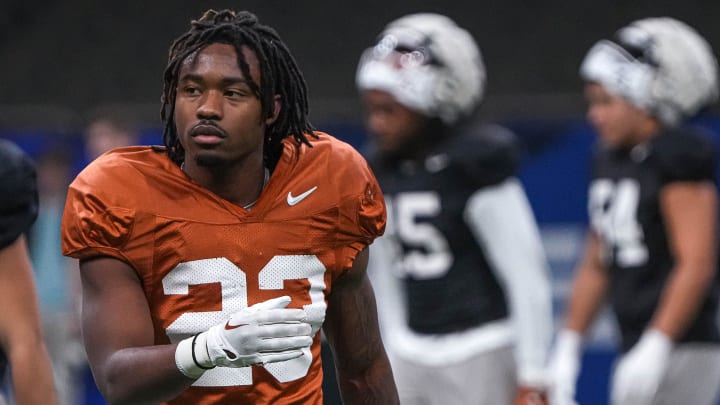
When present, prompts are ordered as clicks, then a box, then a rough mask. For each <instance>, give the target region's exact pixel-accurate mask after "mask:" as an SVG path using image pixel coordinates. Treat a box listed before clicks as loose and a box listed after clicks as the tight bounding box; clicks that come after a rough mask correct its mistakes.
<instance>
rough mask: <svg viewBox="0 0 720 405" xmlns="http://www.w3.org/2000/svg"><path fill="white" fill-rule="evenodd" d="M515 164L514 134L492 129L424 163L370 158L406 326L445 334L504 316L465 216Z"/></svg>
mask: <svg viewBox="0 0 720 405" xmlns="http://www.w3.org/2000/svg"><path fill="white" fill-rule="evenodd" d="M373 160H374V162H373ZM517 160H518V156H517V149H516V144H515V142H514V137H513V136H512V134H511V133H510V132H509V131H507V130H505V129H502V128H500V127H494V126H481V127H474V128H473V129H472V130H468V131H466V132H465V133H462V134H456V135H455V136H450V137H448V138H446V139H443V140H442V141H440V142H439V143H438V144H436V145H435V147H434V148H433V149H432V150H431V151H430V152H429V153H428V154H426V155H425V157H424V158H422V159H415V160H394V161H382V160H377V159H372V160H371V164H372V165H373V170H374V171H375V174H376V176H377V178H378V181H379V183H380V187H381V188H382V190H383V194H384V195H385V199H386V203H387V206H388V217H389V220H388V227H387V229H386V235H387V238H390V239H391V240H392V241H393V242H394V245H395V248H396V249H397V250H398V252H397V253H398V254H399V258H400V269H401V277H402V278H403V283H404V286H405V292H406V294H405V297H406V300H407V302H406V303H407V310H408V311H407V312H408V326H409V327H410V329H412V330H414V331H415V332H417V333H426V334H436V333H448V332H454V331H460V330H464V329H467V328H470V327H473V326H478V325H481V324H483V323H485V322H489V321H493V320H498V319H502V318H505V317H507V315H508V308H507V303H506V300H505V296H504V294H503V291H502V289H501V287H500V285H499V283H498V279H497V278H496V276H495V274H494V272H493V271H492V270H491V269H490V267H489V263H488V260H487V258H486V257H485V255H484V254H483V250H482V248H481V247H479V246H478V242H477V241H476V238H475V236H474V234H473V231H472V229H471V225H470V224H468V223H467V222H466V220H465V219H464V211H465V208H466V204H467V202H468V199H469V198H470V197H471V196H472V195H473V194H474V193H475V192H477V191H478V190H480V189H483V188H485V187H488V186H493V185H497V184H499V183H501V182H503V181H504V180H506V179H508V178H509V177H510V176H512V175H513V174H514V172H515V169H516V166H517Z"/></svg>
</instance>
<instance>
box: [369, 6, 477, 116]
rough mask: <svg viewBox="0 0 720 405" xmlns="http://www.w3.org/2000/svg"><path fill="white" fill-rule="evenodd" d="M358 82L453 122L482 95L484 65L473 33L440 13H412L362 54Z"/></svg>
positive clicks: (473, 108) (390, 27)
mask: <svg viewBox="0 0 720 405" xmlns="http://www.w3.org/2000/svg"><path fill="white" fill-rule="evenodd" d="M356 82H357V86H358V88H359V89H360V90H361V91H362V90H370V89H375V90H382V91H386V92H388V93H390V94H392V95H393V96H394V97H395V98H396V99H397V101H398V102H399V103H401V104H403V105H404V106H406V107H408V108H410V109H413V110H415V111H417V112H419V113H421V114H423V115H426V116H429V117H437V118H440V119H441V120H442V121H443V122H444V123H445V124H446V125H452V124H454V123H455V122H457V121H458V120H459V119H460V118H461V117H464V116H468V115H470V114H471V113H472V112H473V111H474V110H475V108H476V107H477V105H478V104H479V103H480V100H481V99H482V93H483V87H484V83H485V68H484V66H483V63H482V58H481V55H480V51H479V50H478V48H477V45H476V44H475V41H474V40H473V39H472V37H471V36H470V34H469V33H468V32H467V31H465V30H464V29H462V28H460V27H458V26H457V25H456V24H455V23H454V22H453V21H452V20H450V19H449V18H447V17H445V16H441V15H438V14H413V15H409V16H406V17H402V18H400V19H398V20H395V21H393V22H391V23H390V24H388V26H387V27H386V28H385V30H384V31H383V32H382V33H381V35H380V37H379V40H378V41H377V43H376V44H375V45H374V46H373V47H371V48H368V49H367V50H366V51H365V52H364V53H363V55H362V57H361V59H360V63H359V66H358V71H357V76H356Z"/></svg>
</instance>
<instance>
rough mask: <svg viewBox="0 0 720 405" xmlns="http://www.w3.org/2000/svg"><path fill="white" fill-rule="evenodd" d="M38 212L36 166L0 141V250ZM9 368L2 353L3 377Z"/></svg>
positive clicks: (15, 236)
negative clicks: (6, 368)
mask: <svg viewBox="0 0 720 405" xmlns="http://www.w3.org/2000/svg"><path fill="white" fill-rule="evenodd" d="M37 210H38V195H37V183H36V179H35V167H34V166H33V164H32V162H31V161H30V158H28V156H27V155H25V153H24V152H23V151H22V150H20V148H18V147H17V146H16V145H15V144H13V143H11V142H9V141H7V140H4V139H0V249H4V248H6V247H7V246H8V245H10V244H11V243H13V242H14V241H15V240H16V239H17V238H18V237H19V236H20V235H21V234H23V233H24V232H26V231H27V230H28V228H29V227H30V225H32V223H33V222H34V221H35V218H36V217H37ZM58 237H60V235H58ZM4 270H11V269H4ZM5 366H6V358H5V354H4V353H2V351H0V378H2V375H3V374H4V370H5Z"/></svg>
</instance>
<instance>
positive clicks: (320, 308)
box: [162, 255, 327, 387]
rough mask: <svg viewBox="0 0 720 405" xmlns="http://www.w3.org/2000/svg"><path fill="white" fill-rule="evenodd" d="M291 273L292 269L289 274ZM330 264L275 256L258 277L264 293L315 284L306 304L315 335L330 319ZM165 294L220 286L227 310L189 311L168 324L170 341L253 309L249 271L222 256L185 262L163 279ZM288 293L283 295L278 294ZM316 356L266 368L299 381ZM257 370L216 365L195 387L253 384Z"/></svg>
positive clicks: (312, 258)
mask: <svg viewBox="0 0 720 405" xmlns="http://www.w3.org/2000/svg"><path fill="white" fill-rule="evenodd" d="M288 269H291V271H288ZM325 271H326V269H325V266H324V265H323V264H322V262H321V261H320V260H319V259H318V258H317V257H316V256H312V255H289V256H275V257H273V258H272V260H270V261H269V262H268V264H266V265H265V267H263V268H262V270H261V271H260V273H259V275H258V279H259V284H260V285H259V288H260V289H261V290H278V291H282V289H283V283H284V281H285V280H293V279H307V280H308V281H309V283H310V289H309V295H310V297H309V298H310V302H311V303H310V304H309V305H304V306H303V309H304V310H305V312H307V319H308V321H309V322H310V323H311V324H312V325H313V334H314V333H316V332H317V331H318V330H319V329H320V327H321V326H322V323H323V321H324V320H325V310H326V309H327V304H325V295H324V293H323V291H324V290H325V279H324V275H325ZM162 282H163V289H164V292H165V294H166V295H171V294H182V295H187V294H188V292H189V286H190V285H201V284H217V283H220V286H221V291H222V310H221V311H210V312H188V313H184V314H182V315H181V316H179V317H178V318H177V319H176V320H175V321H174V322H173V323H171V324H170V326H168V328H167V330H166V332H167V335H168V337H169V338H170V341H172V342H173V343H176V342H179V341H180V340H182V339H185V338H187V337H189V336H192V335H194V334H196V333H199V332H203V331H205V330H207V329H208V328H210V327H211V326H214V325H216V324H218V323H220V322H223V321H225V320H227V319H228V318H230V315H231V314H233V313H234V312H236V311H239V310H241V309H243V308H246V307H247V306H248V291H247V280H246V276H245V272H244V271H243V270H242V269H240V268H238V267H237V266H236V265H235V264H233V263H232V262H231V261H230V260H228V259H226V258H224V257H219V258H214V259H202V260H193V261H191V262H185V263H180V264H179V265H177V267H175V268H174V269H173V270H171V271H170V272H169V273H168V274H167V275H166V276H165V277H164V278H163V280H162ZM280 295H283V294H282V293H279V294H278V296H280ZM311 362H312V353H311V352H310V350H309V349H304V350H303V356H300V357H298V358H295V359H292V360H288V361H284V362H279V363H271V364H266V365H265V366H264V367H265V369H266V370H267V371H268V372H270V374H272V375H273V376H274V377H275V378H276V379H277V380H278V381H280V382H288V381H294V380H297V379H299V378H302V377H304V376H305V375H307V372H308V369H309V368H310V363H311ZM252 383H253V381H252V368H251V367H244V368H227V367H217V368H214V369H212V370H208V371H207V372H206V373H205V374H203V376H202V377H200V378H199V379H198V380H197V381H195V383H194V384H193V386H196V387H197V386H199V387H223V386H232V385H252Z"/></svg>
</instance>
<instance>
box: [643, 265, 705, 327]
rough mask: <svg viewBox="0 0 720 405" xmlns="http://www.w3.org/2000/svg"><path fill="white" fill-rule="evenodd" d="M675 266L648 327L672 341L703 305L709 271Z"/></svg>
mask: <svg viewBox="0 0 720 405" xmlns="http://www.w3.org/2000/svg"><path fill="white" fill-rule="evenodd" d="M687 267H689V266H685V267H678V268H676V269H675V270H674V271H673V272H672V273H671V274H670V277H669V278H668V281H667V284H666V287H665V289H664V290H663V293H662V295H661V297H660V302H659V305H658V308H657V310H656V312H655V316H654V318H653V320H652V321H651V327H652V328H655V329H658V330H660V331H661V332H663V333H664V334H665V335H667V336H668V337H670V338H671V339H672V340H675V339H678V338H680V337H681V336H682V335H683V333H684V332H685V330H686V329H687V327H688V325H689V324H690V322H691V320H692V319H693V318H694V317H695V314H696V313H697V311H698V309H699V308H700V305H701V304H702V302H703V300H704V298H705V296H706V294H707V289H708V286H709V285H711V281H712V276H713V274H712V272H711V271H702V270H698V269H694V268H687Z"/></svg>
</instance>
